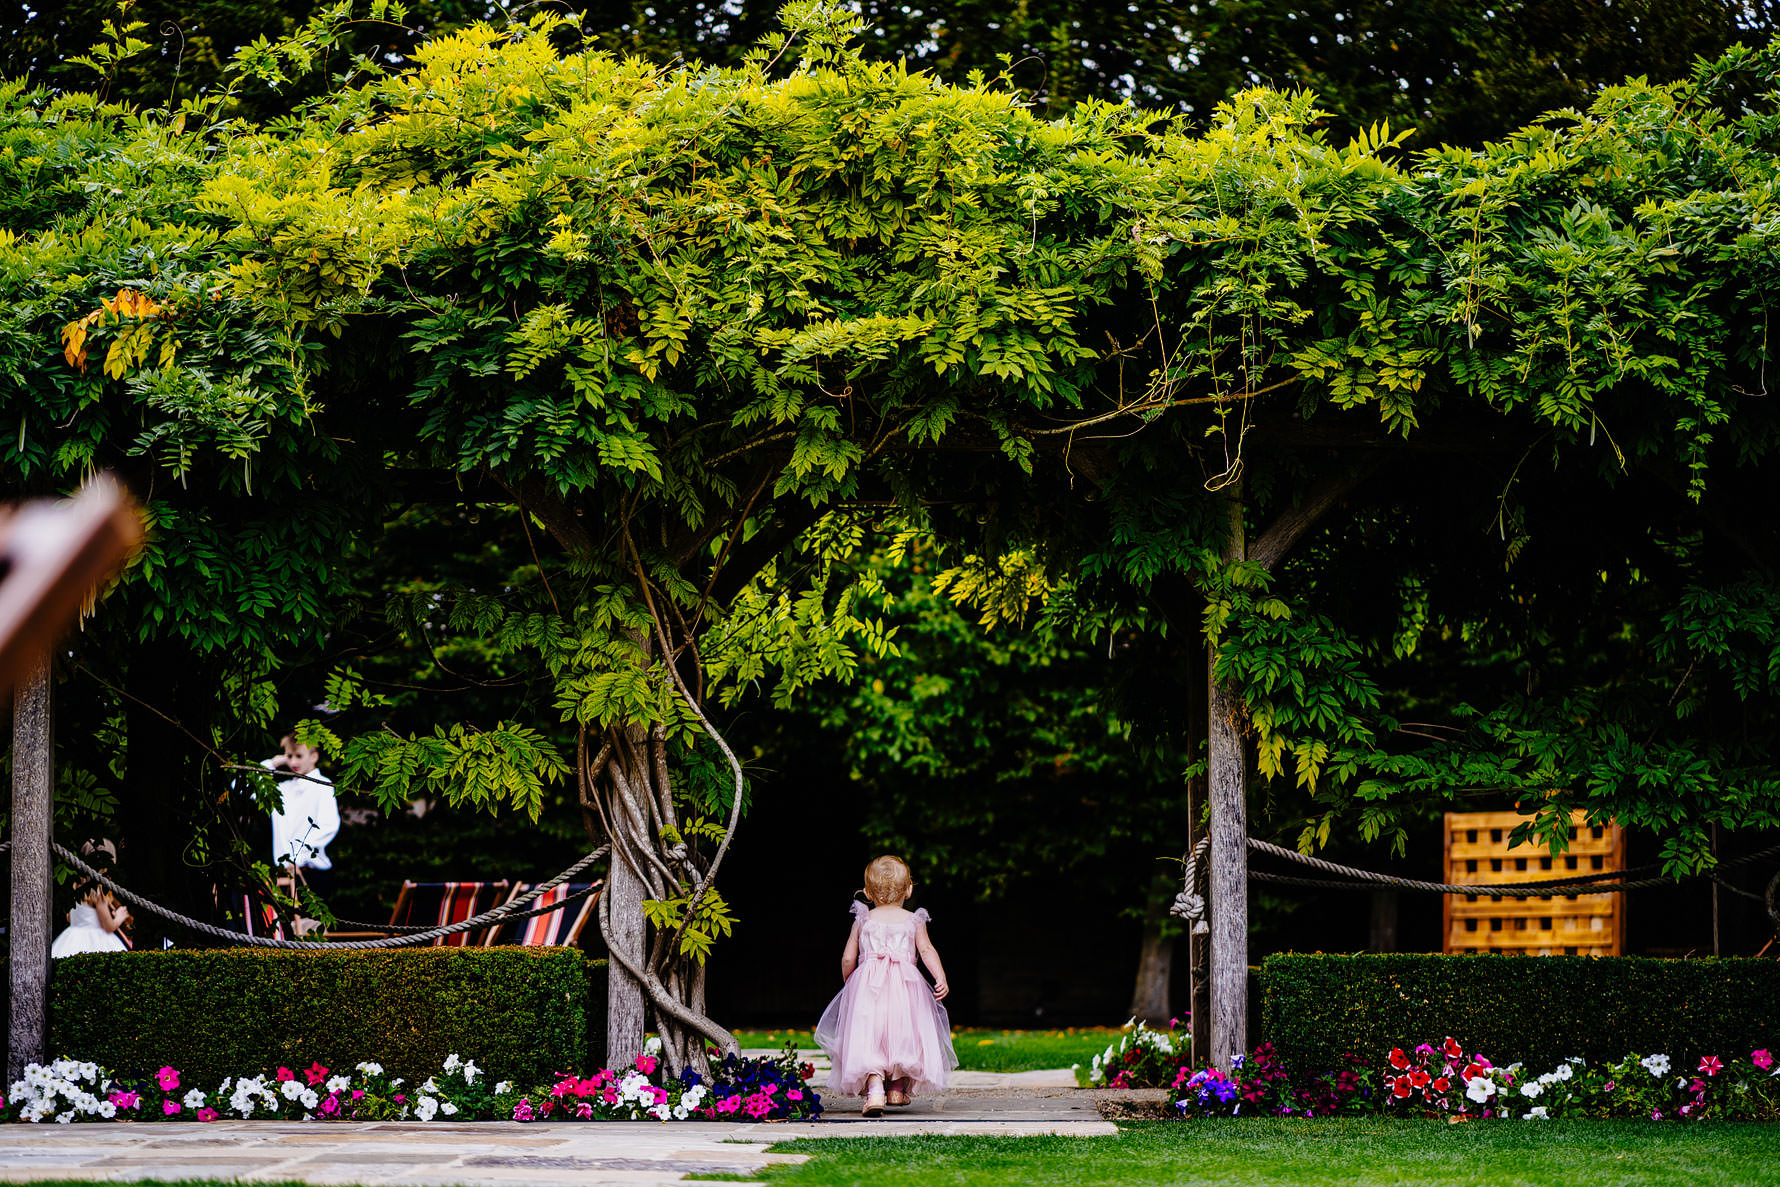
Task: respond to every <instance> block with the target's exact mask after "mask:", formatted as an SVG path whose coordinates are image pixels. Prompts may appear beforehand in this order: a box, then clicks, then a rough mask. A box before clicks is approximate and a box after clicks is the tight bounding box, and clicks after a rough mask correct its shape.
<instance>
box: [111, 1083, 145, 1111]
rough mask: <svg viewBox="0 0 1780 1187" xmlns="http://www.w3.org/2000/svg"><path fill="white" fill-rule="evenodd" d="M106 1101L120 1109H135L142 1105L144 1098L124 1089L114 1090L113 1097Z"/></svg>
mask: <svg viewBox="0 0 1780 1187" xmlns="http://www.w3.org/2000/svg"><path fill="white" fill-rule="evenodd" d="M105 1099H107V1100H109V1101H110V1102H111V1103H112V1104H114V1105H116V1106H117V1107H118V1108H120V1109H133V1108H135V1107H136V1106H137V1105H139V1104H141V1103H142V1098H141V1097H140V1096H138V1095H137V1094H136V1093H134V1092H129V1091H127V1090H125V1089H122V1088H114V1089H113V1090H112V1092H111V1095H110V1096H108V1097H106V1098H105Z"/></svg>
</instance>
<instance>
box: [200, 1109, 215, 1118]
mask: <svg viewBox="0 0 1780 1187" xmlns="http://www.w3.org/2000/svg"><path fill="white" fill-rule="evenodd" d="M198 1120H200V1121H215V1120H216V1110H215V1109H212V1108H208V1107H207V1108H202V1109H199V1110H198Z"/></svg>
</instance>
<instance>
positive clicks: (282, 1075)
mask: <svg viewBox="0 0 1780 1187" xmlns="http://www.w3.org/2000/svg"><path fill="white" fill-rule="evenodd" d="M296 1078H297V1074H296V1073H295V1072H293V1071H291V1070H290V1069H289V1068H287V1067H281V1068H279V1069H278V1082H279V1083H280V1084H282V1083H284V1082H285V1081H286V1080H294V1079H296Z"/></svg>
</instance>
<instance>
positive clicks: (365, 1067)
mask: <svg viewBox="0 0 1780 1187" xmlns="http://www.w3.org/2000/svg"><path fill="white" fill-rule="evenodd" d="M358 1070H359V1071H361V1072H363V1073H365V1075H367V1076H381V1075H382V1074H383V1065H382V1064H381V1063H361V1064H359V1065H358Z"/></svg>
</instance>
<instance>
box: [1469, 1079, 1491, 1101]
mask: <svg viewBox="0 0 1780 1187" xmlns="http://www.w3.org/2000/svg"><path fill="white" fill-rule="evenodd" d="M1495 1094H1496V1085H1495V1083H1494V1082H1493V1081H1492V1080H1491V1079H1490V1078H1489V1077H1488V1076H1473V1077H1472V1078H1471V1082H1470V1083H1469V1084H1466V1085H1465V1095H1466V1096H1468V1097H1470V1098H1471V1099H1472V1100H1474V1101H1476V1102H1477V1103H1478V1104H1482V1103H1483V1102H1484V1101H1486V1100H1488V1099H1489V1098H1490V1097H1492V1096H1494V1095H1495Z"/></svg>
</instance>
